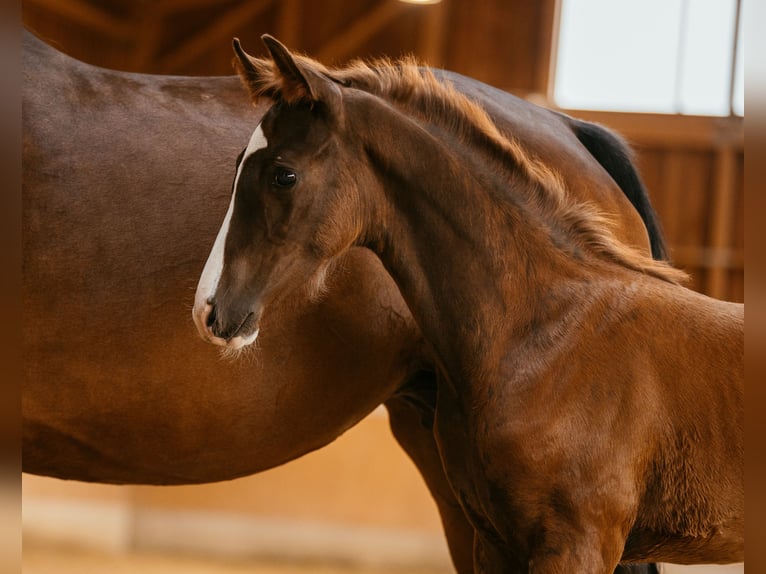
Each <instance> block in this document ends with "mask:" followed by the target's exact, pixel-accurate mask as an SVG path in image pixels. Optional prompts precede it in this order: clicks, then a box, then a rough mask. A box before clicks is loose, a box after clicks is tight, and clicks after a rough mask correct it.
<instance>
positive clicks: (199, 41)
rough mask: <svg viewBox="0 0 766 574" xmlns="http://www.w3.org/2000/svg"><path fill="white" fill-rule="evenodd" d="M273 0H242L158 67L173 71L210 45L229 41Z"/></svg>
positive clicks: (180, 67) (190, 60)
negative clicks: (235, 32)
mask: <svg viewBox="0 0 766 574" xmlns="http://www.w3.org/2000/svg"><path fill="white" fill-rule="evenodd" d="M273 2H274V0H248V1H246V2H242V3H240V4H238V5H236V6H234V7H233V8H231V9H230V10H228V11H227V12H225V13H224V14H223V16H221V17H220V18H218V19H217V20H215V21H214V22H213V23H212V24H211V25H210V26H208V27H207V28H206V29H205V30H204V31H203V32H201V33H199V34H197V35H196V36H193V37H192V38H191V39H190V40H189V41H188V42H185V43H184V44H182V45H181V46H179V47H178V48H176V49H175V50H174V51H173V52H171V53H170V54H169V55H167V56H166V57H164V58H163V59H162V61H161V65H160V69H162V70H164V71H166V72H174V71H178V70H181V69H183V68H184V67H185V66H187V65H189V64H191V63H192V62H194V60H195V59H197V58H198V57H199V56H201V55H202V54H204V53H205V52H206V51H207V50H209V49H210V48H211V47H213V46H216V45H217V44H220V43H221V42H225V41H230V40H231V36H232V35H233V34H234V31H235V30H236V29H237V28H238V27H240V26H242V25H243V24H244V23H246V22H248V21H249V20H252V19H253V18H255V17H256V16H257V15H258V14H260V13H262V12H264V11H265V10H266V9H267V8H269V7H270V6H271V5H272V3H273Z"/></svg>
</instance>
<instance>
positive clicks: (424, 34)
mask: <svg viewBox="0 0 766 574" xmlns="http://www.w3.org/2000/svg"><path fill="white" fill-rule="evenodd" d="M448 8H449V6H448V3H446V2H440V3H439V4H433V5H428V6H421V8H420V9H421V10H423V11H424V12H423V21H424V23H423V29H422V31H421V33H420V38H419V42H418V56H419V57H420V59H421V60H423V62H425V63H426V64H428V65H429V66H431V67H437V68H443V67H444V66H445V63H446V62H445V60H446V58H445V56H444V39H445V36H446V27H447V25H446V22H447V10H448Z"/></svg>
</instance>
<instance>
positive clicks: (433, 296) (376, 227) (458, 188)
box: [367, 111, 582, 378]
mask: <svg viewBox="0 0 766 574" xmlns="http://www.w3.org/2000/svg"><path fill="white" fill-rule="evenodd" d="M390 113H393V114H396V112H393V111H391V112H390ZM403 121H404V125H400V126H398V128H397V129H398V130H399V131H398V132H397V138H396V145H395V146H394V147H393V148H392V147H385V148H383V147H382V146H380V145H379V144H378V143H377V141H378V140H376V141H371V142H369V144H368V146H367V151H368V154H369V157H370V159H371V162H372V164H373V166H375V169H376V171H377V175H378V178H379V179H380V181H381V182H382V190H383V192H382V194H381V195H382V197H378V198H374V199H372V200H371V204H372V205H373V206H374V207H373V209H372V212H373V213H372V214H371V216H370V221H371V223H370V225H369V226H368V235H367V245H368V246H369V247H370V248H372V249H373V250H374V251H375V252H376V253H377V254H378V255H379V257H380V258H381V260H382V262H383V264H384V265H385V267H386V268H387V270H388V271H389V273H390V274H391V275H392V277H393V278H394V280H395V281H396V283H397V285H398V286H399V289H400V290H401V292H402V295H403V297H404V299H405V300H406V301H407V303H408V305H409V307H410V310H411V311H412V313H413V316H414V317H415V319H416V320H417V322H418V324H419V326H420V328H421V330H422V331H423V333H424V335H425V337H426V339H427V340H428V341H429V343H430V344H431V345H432V346H433V347H434V350H435V351H436V354H437V356H439V357H440V358H441V361H442V363H444V366H445V367H446V368H447V370H448V371H449V372H450V373H451V374H452V375H453V376H454V375H457V376H461V377H468V378H470V377H473V376H476V375H477V374H479V373H477V371H481V370H482V369H484V368H486V367H489V368H494V367H493V366H492V365H491V364H490V365H487V362H490V363H491V362H496V361H497V360H499V359H502V356H503V354H504V353H506V352H507V349H508V348H510V347H511V346H513V340H514V339H515V338H522V337H523V336H524V335H525V334H527V333H528V332H529V330H530V328H531V326H532V325H535V326H536V328H540V326H541V325H542V323H544V322H545V320H546V316H545V315H543V313H544V314H547V316H548V317H550V316H551V314H553V315H556V316H561V314H562V313H565V312H566V311H565V310H564V309H563V307H564V306H566V305H569V304H571V294H572V289H573V288H574V287H573V286H574V285H577V284H578V283H580V282H581V279H582V272H581V270H580V269H578V267H579V265H575V263H574V262H573V260H572V259H571V257H570V256H569V255H568V254H567V253H565V249H566V248H564V247H561V246H556V243H557V242H556V237H555V234H556V232H557V231H556V229H554V228H552V227H551V226H550V225H549V222H546V221H545V220H544V218H543V217H542V216H541V215H540V214H538V213H535V212H534V211H531V210H530V209H529V208H528V207H526V206H525V202H524V201H523V200H520V199H518V198H515V196H516V195H517V194H516V193H515V191H516V190H518V189H519V188H520V187H521V186H530V185H537V184H536V183H534V182H531V181H529V180H528V179H527V178H526V177H525V176H524V175H523V174H521V173H515V172H513V171H511V170H509V169H508V168H506V169H504V170H499V166H498V164H497V163H496V162H493V161H492V160H491V159H489V158H488V157H486V155H485V154H484V152H482V151H477V150H475V149H472V147H471V146H470V145H466V144H462V143H455V144H454V145H455V147H454V148H453V147H452V145H453V143H449V144H447V143H444V142H445V141H447V140H446V139H445V138H440V137H438V136H439V135H440V134H438V133H433V132H429V130H430V129H434V130H436V131H437V132H438V128H431V127H429V128H427V129H424V128H423V127H422V126H421V125H419V124H416V123H415V122H414V121H412V120H408V119H407V118H404V120H403ZM381 125H384V124H381ZM509 190H514V193H513V194H511V192H510V191H509ZM530 218H531V220H530ZM564 242H565V240H564V241H560V242H558V243H564ZM564 292H566V293H567V294H568V295H567V296H566V297H565V296H564V295H563V293H564ZM542 299H545V302H544V305H543V304H541V300H542Z"/></svg>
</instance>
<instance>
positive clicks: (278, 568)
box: [22, 547, 439, 574]
mask: <svg viewBox="0 0 766 574" xmlns="http://www.w3.org/2000/svg"><path fill="white" fill-rule="evenodd" d="M22 568H23V572H24V574H137V573H140V574H181V573H183V574H352V573H353V574H416V573H415V571H412V570H401V569H399V570H391V569H379V568H359V567H349V566H343V565H335V566H333V565H327V564H292V563H290V564H287V563H280V562H273V563H266V562H257V563H256V562H244V561H237V562H223V561H216V560H209V559H200V558H190V557H185V556H167V555H157V554H124V555H115V554H105V553H99V552H92V551H87V550H76V549H71V548H50V547H44V548H41V547H32V548H29V547H25V548H24V552H23V556H22ZM417 574H429V573H424V572H422V571H418V573H417ZM430 574H439V573H437V572H435V571H432V572H431V573H430Z"/></svg>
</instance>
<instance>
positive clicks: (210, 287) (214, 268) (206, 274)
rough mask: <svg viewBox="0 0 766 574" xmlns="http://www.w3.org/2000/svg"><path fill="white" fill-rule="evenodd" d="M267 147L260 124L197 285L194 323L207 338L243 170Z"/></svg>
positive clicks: (241, 166)
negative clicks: (210, 304)
mask: <svg viewBox="0 0 766 574" xmlns="http://www.w3.org/2000/svg"><path fill="white" fill-rule="evenodd" d="M267 145H268V142H267V141H266V136H265V135H264V134H263V130H262V129H261V126H260V124H259V125H258V127H257V128H255V131H254V132H253V135H252V136H251V137H250V141H249V142H248V144H247V148H246V149H245V153H244V154H243V155H242V161H240V162H239V167H238V168H237V175H236V176H235V177H234V188H233V191H232V194H231V201H230V202H229V209H228V211H227V212H226V217H225V218H224V220H223V225H221V229H220V230H219V231H218V235H217V236H216V238H215V243H214V244H213V249H212V250H211V251H210V255H209V256H208V258H207V262H206V263H205V268H204V269H203V270H202V276H201V277H200V279H199V283H198V284H197V292H196V294H195V296H194V309H193V311H192V315H193V316H194V322H195V324H196V325H197V329H198V330H199V332H200V333H201V334H203V335H204V336H206V337H207V338H211V337H212V336H213V335H212V333H210V332H209V329H208V327H207V325H205V319H206V317H207V314H208V312H207V307H208V300H209V299H211V298H212V297H213V295H215V292H216V289H217V288H218V281H220V279H221V273H222V272H223V247H224V245H225V244H226V236H227V235H228V234H229V225H230V223H231V215H232V213H233V211H234V200H235V198H236V197H237V187H238V186H239V177H240V175H242V168H243V167H244V165H245V162H246V161H247V158H249V157H250V156H252V155H253V154H254V153H255V152H257V151H258V150H259V149H263V148H265V147H266V146H267ZM256 334H257V333H254V334H253V336H251V337H249V338H248V340H247V341H246V343H250V342H252V340H250V339H253V340H254V339H255V336H254V335H256ZM237 339H241V337H236V338H235V339H234V340H232V343H234V341H235V340H237ZM246 343H245V344H246Z"/></svg>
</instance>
